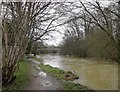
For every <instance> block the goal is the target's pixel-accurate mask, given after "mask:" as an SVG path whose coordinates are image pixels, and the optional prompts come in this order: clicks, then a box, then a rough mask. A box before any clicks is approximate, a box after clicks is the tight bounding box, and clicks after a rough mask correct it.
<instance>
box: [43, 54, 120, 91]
mask: <svg viewBox="0 0 120 92" xmlns="http://www.w3.org/2000/svg"><path fill="white" fill-rule="evenodd" d="M41 58H42V62H43V63H44V64H49V65H51V66H53V67H58V68H60V69H63V70H66V71H72V72H74V73H76V74H77V75H78V76H79V79H77V80H75V81H74V82H75V83H80V84H82V85H85V86H88V87H89V88H92V89H94V90H118V64H116V63H109V62H107V61H95V60H90V59H82V58H75V57H67V56H61V55H58V54H45V55H41Z"/></svg>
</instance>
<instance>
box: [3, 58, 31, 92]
mask: <svg viewBox="0 0 120 92" xmlns="http://www.w3.org/2000/svg"><path fill="white" fill-rule="evenodd" d="M28 74H29V63H28V62H27V59H23V60H21V61H20V63H19V69H17V70H16V79H15V80H14V81H13V82H12V83H11V84H9V85H8V86H7V87H4V88H3V92H19V90H21V89H22V87H24V86H25V85H26V84H27V82H28V81H29V75H28Z"/></svg>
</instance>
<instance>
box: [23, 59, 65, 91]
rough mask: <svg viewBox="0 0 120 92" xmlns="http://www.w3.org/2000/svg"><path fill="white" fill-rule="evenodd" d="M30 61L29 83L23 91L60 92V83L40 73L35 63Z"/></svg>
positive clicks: (46, 74)
mask: <svg viewBox="0 0 120 92" xmlns="http://www.w3.org/2000/svg"><path fill="white" fill-rule="evenodd" d="M29 61H30V73H29V76H30V81H29V82H28V85H26V86H25V87H24V89H23V90H62V89H63V86H62V83H61V82H60V81H59V80H57V79H56V78H54V77H53V76H51V75H50V74H48V73H45V72H44V71H42V70H41V69H40V68H39V67H38V65H39V64H40V63H39V62H37V61H34V60H29Z"/></svg>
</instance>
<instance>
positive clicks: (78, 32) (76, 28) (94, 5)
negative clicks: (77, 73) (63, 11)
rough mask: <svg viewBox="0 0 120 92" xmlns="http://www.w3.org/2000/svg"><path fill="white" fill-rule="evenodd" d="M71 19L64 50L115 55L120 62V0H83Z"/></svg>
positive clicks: (72, 53)
mask: <svg viewBox="0 0 120 92" xmlns="http://www.w3.org/2000/svg"><path fill="white" fill-rule="evenodd" d="M74 7H77V8H79V10H80V9H81V10H80V12H79V13H77V14H76V13H75V12H71V11H70V12H71V13H72V14H73V15H72V16H70V18H69V19H68V21H67V22H68V24H67V25H66V27H67V29H66V32H65V38H64V42H63V44H62V46H61V54H68V55H75V56H78V57H94V58H103V59H111V60H114V61H117V62H120V61H119V60H120V16H119V15H120V1H118V2H117V1H113V2H109V5H107V6H102V4H101V2H99V1H96V2H87V3H85V2H82V1H79V4H77V5H75V6H74Z"/></svg>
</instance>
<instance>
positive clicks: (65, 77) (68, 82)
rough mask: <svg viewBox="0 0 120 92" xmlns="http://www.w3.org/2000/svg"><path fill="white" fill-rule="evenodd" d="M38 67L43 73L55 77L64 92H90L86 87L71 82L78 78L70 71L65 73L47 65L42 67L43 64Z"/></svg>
mask: <svg viewBox="0 0 120 92" xmlns="http://www.w3.org/2000/svg"><path fill="white" fill-rule="evenodd" d="M39 66H40V68H41V69H42V70H43V71H45V72H48V73H49V74H51V75H52V76H53V77H56V78H57V79H60V80H62V82H63V86H64V90H69V92H70V90H79V92H80V90H87V92H88V90H89V92H91V91H92V90H91V89H89V88H88V87H85V86H83V85H80V84H75V83H73V80H75V79H78V76H77V75H75V74H73V73H71V72H70V71H68V72H67V71H64V70H61V69H59V68H53V67H51V66H49V65H43V64H40V65H39ZM71 92H72V91H71ZM92 92H93V91H92Z"/></svg>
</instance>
